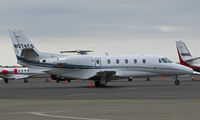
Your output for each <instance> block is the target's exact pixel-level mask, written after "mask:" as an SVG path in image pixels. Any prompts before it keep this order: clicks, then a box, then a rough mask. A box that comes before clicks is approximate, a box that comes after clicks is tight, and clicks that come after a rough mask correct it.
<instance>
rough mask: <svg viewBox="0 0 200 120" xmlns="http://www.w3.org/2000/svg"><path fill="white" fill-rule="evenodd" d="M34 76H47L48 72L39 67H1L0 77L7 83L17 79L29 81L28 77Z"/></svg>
mask: <svg viewBox="0 0 200 120" xmlns="http://www.w3.org/2000/svg"><path fill="white" fill-rule="evenodd" d="M32 77H47V74H46V73H43V72H40V71H39V70H37V69H29V68H21V67H17V68H16V67H15V68H6V67H0V78H2V79H3V80H4V82H5V83H8V81H9V80H17V79H24V82H25V83H27V82H28V78H32Z"/></svg>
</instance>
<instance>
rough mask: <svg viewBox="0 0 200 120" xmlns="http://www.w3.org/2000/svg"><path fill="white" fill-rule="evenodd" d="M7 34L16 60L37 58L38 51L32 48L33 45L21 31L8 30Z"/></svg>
mask: <svg viewBox="0 0 200 120" xmlns="http://www.w3.org/2000/svg"><path fill="white" fill-rule="evenodd" d="M8 32H9V35H10V38H11V40H12V43H13V48H14V51H15V54H16V56H17V59H18V60H19V58H20V57H23V58H34V57H37V56H39V51H38V50H37V49H36V48H35V47H34V45H33V43H32V42H31V41H29V40H28V38H27V37H26V36H25V35H24V34H23V32H22V31H16V30H9V31H8Z"/></svg>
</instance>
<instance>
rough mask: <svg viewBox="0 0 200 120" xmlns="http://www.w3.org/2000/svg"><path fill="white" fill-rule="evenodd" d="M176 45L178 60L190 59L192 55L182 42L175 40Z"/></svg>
mask: <svg viewBox="0 0 200 120" xmlns="http://www.w3.org/2000/svg"><path fill="white" fill-rule="evenodd" d="M176 47H177V50H178V54H179V59H180V61H187V60H190V59H192V55H191V53H190V51H189V50H188V48H187V46H186V45H185V43H184V42H182V41H176Z"/></svg>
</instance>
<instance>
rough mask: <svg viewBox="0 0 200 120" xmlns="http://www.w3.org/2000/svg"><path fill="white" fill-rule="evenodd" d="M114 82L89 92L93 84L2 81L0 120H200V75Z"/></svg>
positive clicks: (87, 82) (0, 87) (88, 82)
mask: <svg viewBox="0 0 200 120" xmlns="http://www.w3.org/2000/svg"><path fill="white" fill-rule="evenodd" d="M179 79H180V80H181V84H180V85H179V86H175V85H174V80H173V78H171V77H168V78H167V80H165V79H164V80H162V78H160V77H158V78H151V81H145V79H134V80H133V81H132V82H128V81H127V80H119V81H112V82H110V83H109V84H108V87H105V88H90V87H89V85H90V81H72V82H71V83H66V82H61V83H55V81H53V82H52V83H50V82H48V83H45V81H44V80H30V81H29V83H23V81H22V80H19V81H10V82H9V84H5V83H3V81H0V119H1V120H11V119H14V120H23V119H24V120H41V119H42V120H43V119H44V120H55V119H61V120H62V119H66V120H146V119H148V120H179V119H181V120H188V119H193V120H199V119H200V114H199V110H200V94H199V91H200V76H195V79H196V80H191V77H182V78H179Z"/></svg>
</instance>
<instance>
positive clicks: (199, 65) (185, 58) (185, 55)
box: [176, 41, 200, 72]
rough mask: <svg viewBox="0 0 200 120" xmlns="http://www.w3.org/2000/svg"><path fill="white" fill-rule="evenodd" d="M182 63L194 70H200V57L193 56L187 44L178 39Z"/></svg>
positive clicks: (177, 43)
mask: <svg viewBox="0 0 200 120" xmlns="http://www.w3.org/2000/svg"><path fill="white" fill-rule="evenodd" d="M176 47H177V51H178V56H179V61H180V64H182V65H185V66H187V67H190V68H192V69H193V70H194V71H198V72H200V57H195V58H194V57H192V55H191V53H190V51H189V50H188V48H187V46H186V45H185V43H184V42H182V41H176Z"/></svg>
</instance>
